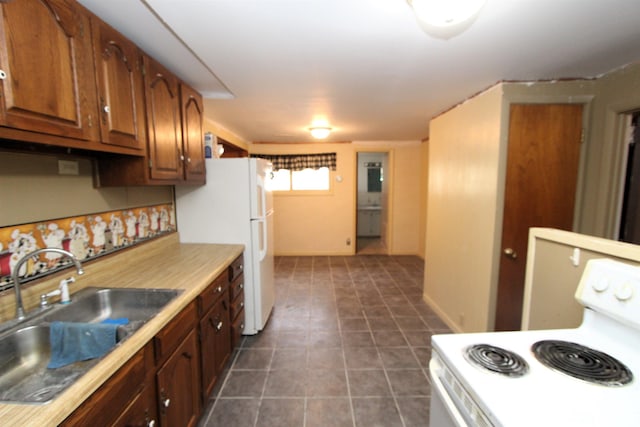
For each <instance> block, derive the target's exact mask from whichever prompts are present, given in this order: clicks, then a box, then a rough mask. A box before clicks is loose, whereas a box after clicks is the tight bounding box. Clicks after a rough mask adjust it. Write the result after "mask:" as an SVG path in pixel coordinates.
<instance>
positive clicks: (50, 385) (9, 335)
mask: <svg viewBox="0 0 640 427" xmlns="http://www.w3.org/2000/svg"><path fill="white" fill-rule="evenodd" d="M179 292H180V291H177V290H168V289H130V288H86V289H83V290H82V291H80V292H78V293H76V294H74V295H73V296H72V301H71V303H70V304H66V305H58V306H55V307H53V308H52V309H50V310H49V311H46V312H44V313H43V314H42V315H39V316H37V317H34V318H32V319H30V320H29V321H27V322H24V323H22V324H19V325H18V326H15V327H13V328H11V329H9V330H8V331H5V332H3V333H2V334H0V402H9V403H27V404H42V403H47V402H50V401H51V400H53V399H54V398H55V397H56V396H57V395H58V394H59V393H61V392H62V391H63V390H65V389H66V388H67V387H68V386H69V385H71V384H72V383H73V382H74V381H75V380H76V379H77V378H79V377H80V376H81V375H83V374H85V373H86V372H88V371H89V370H90V369H91V368H92V367H93V366H94V365H96V364H97V363H98V362H99V359H93V360H88V361H84V362H76V363H73V364H71V365H68V366H64V367H62V368H57V369H47V364H48V363H49V358H50V353H51V351H50V348H51V347H50V344H49V324H50V322H53V321H67V322H86V323H94V322H101V321H103V320H105V319H108V318H111V319H115V318H121V317H126V318H128V319H129V324H127V325H125V326H120V327H118V333H117V336H118V342H119V343H120V342H122V341H124V340H126V339H127V338H128V337H129V336H131V334H133V333H135V331H136V330H138V329H139V328H140V327H142V325H143V324H144V323H145V322H147V321H149V320H150V319H151V318H152V317H153V316H155V315H156V314H157V313H158V312H159V311H160V310H162V308H163V307H164V306H165V305H166V304H167V303H168V302H169V301H171V300H172V299H173V298H175V297H176V296H177V295H178V294H179Z"/></svg>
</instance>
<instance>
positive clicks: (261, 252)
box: [258, 218, 269, 262]
mask: <svg viewBox="0 0 640 427" xmlns="http://www.w3.org/2000/svg"><path fill="white" fill-rule="evenodd" d="M258 227H260V228H262V238H261V239H260V243H261V244H260V247H259V248H258V257H259V259H260V262H262V260H264V259H265V258H266V256H267V248H268V247H269V244H268V243H269V242H268V241H267V239H268V238H269V236H268V235H267V220H266V218H265V219H259V220H258Z"/></svg>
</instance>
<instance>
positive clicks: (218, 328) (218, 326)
mask: <svg viewBox="0 0 640 427" xmlns="http://www.w3.org/2000/svg"><path fill="white" fill-rule="evenodd" d="M222 326H223V323H222V322H218V324H217V325H216V330H218V331H219V330H220V329H222Z"/></svg>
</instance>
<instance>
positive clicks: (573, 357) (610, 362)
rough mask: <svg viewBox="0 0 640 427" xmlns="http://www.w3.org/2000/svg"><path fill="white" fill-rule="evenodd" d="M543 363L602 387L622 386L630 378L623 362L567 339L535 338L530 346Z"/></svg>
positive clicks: (629, 373) (628, 381)
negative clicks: (537, 339)
mask: <svg viewBox="0 0 640 427" xmlns="http://www.w3.org/2000/svg"><path fill="white" fill-rule="evenodd" d="M531 350H532V351H533V354H534V355H535V356H536V358H537V359H538V360H539V361H540V362H541V363H542V364H544V365H546V366H547V367H549V368H551V369H555V370H557V371H560V372H562V373H565V374H567V375H570V376H572V377H574V378H578V379H580V380H583V381H587V382H591V383H596V384H602V385H606V386H622V385H625V384H628V383H630V382H631V381H632V380H633V374H632V373H631V371H630V370H629V368H627V367H626V366H625V365H623V364H622V363H621V362H620V361H619V360H617V359H615V358H614V357H611V356H609V355H608V354H606V353H602V352H599V351H597V350H593V349H591V348H589V347H585V346H583V345H580V344H576V343H573V342H568V341H555V340H545V341H538V342H537V343H535V344H533V346H532V347H531Z"/></svg>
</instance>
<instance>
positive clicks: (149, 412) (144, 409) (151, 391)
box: [111, 385, 158, 427]
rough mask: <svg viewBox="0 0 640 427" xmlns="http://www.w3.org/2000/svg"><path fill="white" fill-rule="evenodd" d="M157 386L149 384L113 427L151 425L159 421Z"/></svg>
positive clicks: (147, 426) (145, 426)
mask: <svg viewBox="0 0 640 427" xmlns="http://www.w3.org/2000/svg"><path fill="white" fill-rule="evenodd" d="M155 391H156V390H155V387H152V386H151V385H147V386H146V387H145V388H144V389H143V390H142V391H141V392H140V393H139V394H138V396H136V398H135V399H134V400H133V401H132V402H131V404H130V405H129V406H128V407H127V408H126V409H125V410H124V412H123V413H122V415H120V416H119V417H118V419H117V420H116V421H115V422H114V423H113V424H112V425H111V427H150V426H155V425H157V423H158V418H157V417H158V413H157V409H156V401H155Z"/></svg>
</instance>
